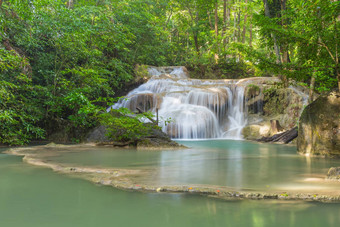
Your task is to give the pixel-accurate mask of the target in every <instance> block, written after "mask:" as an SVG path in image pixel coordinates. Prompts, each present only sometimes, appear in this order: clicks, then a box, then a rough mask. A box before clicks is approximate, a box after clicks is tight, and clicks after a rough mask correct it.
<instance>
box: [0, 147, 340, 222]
mask: <svg viewBox="0 0 340 227" xmlns="http://www.w3.org/2000/svg"><path fill="white" fill-rule="evenodd" d="M339 223H340V204H322V203H302V202H289V203H287V202H281V203H279V202H272V201H233V202H228V201H220V200H215V199H210V198H206V197H201V196H193V195H184V194H165V193H140V192H126V191H120V190H117V189H114V188H112V187H104V186H98V185H95V184H92V183H90V182H87V181H85V180H81V179H75V178H71V177H68V176H65V175H61V174H57V173H54V172H52V171H51V170H49V169H45V168H39V167H34V166H30V165H28V164H25V163H23V162H22V161H21V157H16V156H10V155H6V154H1V153H0V226H1V227H16V226H25V227H40V226H42V227H54V226H55V227H57V226H58V227H60V226H63V227H69V226H70V227H71V226H72V227H75V226H81V227H87V226H89V227H90V226H91V227H93V226H101V227H105V226H119V227H125V226H127V227H131V226H140V227H143V226H146V227H153V226H155V227H156V226H157V227H159V226H162V227H166V226H169V227H170V226H171V227H173V226H193V227H200V226H232V227H234V226H236V227H237V226H247V227H252V226H254V227H258V226H261V227H262V226H268V227H271V226H276V227H280V226H284V227H287V226H299V227H301V226H302V227H303V226H308V227H312V226H315V227H317V226H325V227H326V226H339Z"/></svg>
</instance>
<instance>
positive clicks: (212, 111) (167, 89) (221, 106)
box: [111, 67, 247, 139]
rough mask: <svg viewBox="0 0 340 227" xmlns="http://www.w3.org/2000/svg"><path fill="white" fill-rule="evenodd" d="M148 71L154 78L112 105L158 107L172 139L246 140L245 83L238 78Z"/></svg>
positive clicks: (179, 69) (176, 69)
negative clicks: (243, 135)
mask: <svg viewBox="0 0 340 227" xmlns="http://www.w3.org/2000/svg"><path fill="white" fill-rule="evenodd" d="M148 71H149V73H150V74H151V75H152V76H153V77H152V78H151V79H150V80H149V81H148V82H147V83H145V84H143V85H141V86H139V87H138V88H136V89H134V90H133V91H131V92H130V93H129V94H128V95H127V96H126V98H125V99H122V100H120V101H119V102H118V103H116V104H115V105H113V106H112V107H111V108H114V109H117V108H120V107H126V108H129V109H131V110H132V111H135V110H136V107H140V108H141V109H143V110H144V111H152V112H153V113H155V112H156V108H158V109H159V118H160V126H162V129H163V131H164V132H165V133H167V134H168V135H169V136H170V137H171V138H178V139H203V138H229V139H242V135H241V131H242V128H243V127H244V126H245V125H246V124H247V115H246V112H247V111H246V110H245V101H244V100H245V98H244V92H245V87H244V85H239V84H237V83H238V81H237V80H235V81H224V80H215V81H213V80H210V81H209V80H194V79H188V78H187V76H186V73H185V71H184V70H183V68H182V67H167V68H161V69H159V68H149V69H148ZM166 121H170V123H169V122H166Z"/></svg>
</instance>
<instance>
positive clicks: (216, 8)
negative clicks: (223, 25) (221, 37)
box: [215, 1, 219, 64]
mask: <svg viewBox="0 0 340 227" xmlns="http://www.w3.org/2000/svg"><path fill="white" fill-rule="evenodd" d="M217 11H218V1H216V3H215V39H216V53H215V63H216V64H217V63H218V52H219V51H218V49H219V45H218V14H217Z"/></svg>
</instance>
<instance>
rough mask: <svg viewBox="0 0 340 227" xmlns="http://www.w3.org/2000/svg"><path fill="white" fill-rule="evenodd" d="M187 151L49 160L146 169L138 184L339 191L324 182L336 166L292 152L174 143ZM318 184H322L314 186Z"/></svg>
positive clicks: (91, 152) (88, 153)
mask: <svg viewBox="0 0 340 227" xmlns="http://www.w3.org/2000/svg"><path fill="white" fill-rule="evenodd" d="M179 142H180V143H182V144H184V145H186V146H188V147H190V148H191V149H183V150H175V151H174V150H163V151H139V150H138V151H137V150H128V149H121V150H117V149H110V148H102V149H98V148H97V147H93V148H88V149H84V151H83V152H82V153H81V155H79V153H77V152H74V153H65V154H63V155H62V156H57V157H50V158H49V160H50V161H53V162H60V163H70V164H78V165H86V166H104V167H120V168H129V169H133V168H137V169H142V168H144V169H152V170H153V171H152V175H148V176H145V177H144V178H142V179H141V180H142V181H144V182H147V183H153V184H159V185H165V184H166V185H176V184H210V185H220V186H229V187H235V188H236V189H241V188H243V189H248V188H251V189H261V190H271V189H282V190H285V189H290V190H295V189H296V190H303V189H318V190H323V189H329V188H332V187H334V188H336V189H339V186H340V184H339V183H338V182H336V183H335V182H324V181H323V178H324V177H325V176H326V174H327V171H328V169H329V168H330V167H332V166H340V160H335V159H323V158H310V157H305V156H300V155H298V154H297V153H296V147H295V146H285V145H276V144H260V143H253V142H246V141H230V140H201V141H199V140H198V141H179ZM320 181H323V182H322V183H320Z"/></svg>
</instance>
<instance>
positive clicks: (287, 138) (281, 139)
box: [257, 127, 298, 143]
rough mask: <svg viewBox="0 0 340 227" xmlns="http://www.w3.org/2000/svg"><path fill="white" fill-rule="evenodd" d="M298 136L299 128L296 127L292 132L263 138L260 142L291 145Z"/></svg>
mask: <svg viewBox="0 0 340 227" xmlns="http://www.w3.org/2000/svg"><path fill="white" fill-rule="evenodd" d="M297 136H298V127H294V128H292V129H290V130H287V131H284V132H281V133H278V134H275V135H273V136H270V137H262V138H261V139H258V140H257V141H258V142H266V143H268V142H278V143H289V142H291V141H292V140H293V139H295V138H296V137H297Z"/></svg>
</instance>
